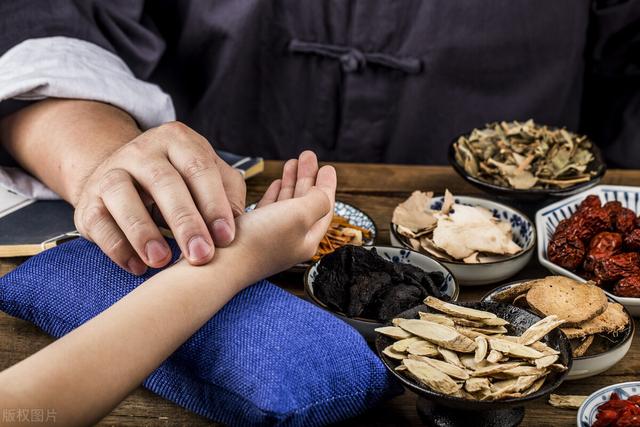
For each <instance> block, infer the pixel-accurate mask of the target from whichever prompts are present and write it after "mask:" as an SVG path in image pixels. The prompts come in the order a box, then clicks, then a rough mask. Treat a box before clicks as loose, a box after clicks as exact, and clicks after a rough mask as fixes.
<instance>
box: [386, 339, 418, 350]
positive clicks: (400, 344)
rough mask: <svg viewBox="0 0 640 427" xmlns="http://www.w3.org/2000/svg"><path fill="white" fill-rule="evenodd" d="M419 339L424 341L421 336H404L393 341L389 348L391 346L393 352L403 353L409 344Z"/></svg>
mask: <svg viewBox="0 0 640 427" xmlns="http://www.w3.org/2000/svg"><path fill="white" fill-rule="evenodd" d="M419 341H423V342H424V340H423V339H422V338H418V337H411V338H405V339H403V340H399V341H396V342H394V343H393V344H392V347H391V348H393V351H395V352H398V353H405V352H406V351H407V348H409V346H410V345H411V344H413V343H415V342H419Z"/></svg>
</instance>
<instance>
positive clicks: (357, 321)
mask: <svg viewBox="0 0 640 427" xmlns="http://www.w3.org/2000/svg"><path fill="white" fill-rule="evenodd" d="M371 248H376V251H377V252H378V255H380V256H382V257H383V258H385V259H387V260H389V261H391V262H394V263H404V264H412V265H415V266H416V267H419V268H421V269H423V270H425V271H427V272H431V271H440V272H442V273H443V274H444V282H443V283H442V286H441V287H440V291H441V292H442V293H443V295H447V296H448V297H449V298H450V299H451V301H455V300H457V299H458V293H459V288H458V284H457V283H456V280H455V279H454V276H453V275H452V274H451V272H450V271H449V270H448V269H447V268H446V267H445V266H443V265H442V264H440V263H439V262H438V261H436V260H435V259H433V258H431V257H429V256H427V255H424V254H421V253H418V252H415V251H412V250H408V249H402V248H394V247H390V246H365V249H369V250H370V249H371ZM319 263H320V261H317V262H315V263H314V264H313V265H311V266H310V267H309V268H308V269H307V271H306V273H305V275H304V292H305V294H306V296H307V298H308V299H309V300H310V301H311V302H312V303H313V304H315V305H317V306H318V307H320V308H322V309H324V310H327V311H329V312H330V313H332V314H334V315H335V316H336V317H338V318H339V319H341V320H344V321H345V322H347V323H348V324H350V325H351V326H353V327H354V328H356V329H357V330H358V332H360V334H361V335H362V336H364V338H365V339H366V340H367V341H373V340H374V339H375V335H376V333H375V331H374V329H375V328H379V327H380V326H383V324H384V322H378V321H377V320H372V319H365V318H363V317H348V316H347V315H346V314H344V313H341V312H338V311H335V310H332V309H331V308H329V307H328V306H327V305H326V304H325V303H323V302H322V301H320V300H319V299H318V298H317V297H316V296H315V294H314V291H313V282H314V280H315V279H316V277H317V275H318V265H319Z"/></svg>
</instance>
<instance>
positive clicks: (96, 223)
mask: <svg viewBox="0 0 640 427" xmlns="http://www.w3.org/2000/svg"><path fill="white" fill-rule="evenodd" d="M74 221H75V223H76V227H77V228H78V231H80V233H81V234H82V235H83V236H84V237H86V238H87V239H89V240H91V241H93V242H94V243H95V244H96V245H98V247H100V249H101V250H102V252H104V253H105V255H107V256H108V257H109V258H111V260H112V261H113V262H115V263H116V264H118V265H119V266H120V267H122V268H123V269H125V270H127V271H128V272H129V273H131V274H135V275H137V276H139V275H141V274H144V272H145V271H146V270H147V266H146V265H144V263H143V262H142V261H141V260H140V258H139V257H138V255H137V254H136V252H135V251H134V249H133V247H132V246H131V245H130V244H129V242H128V241H127V238H126V237H125V235H124V233H123V232H122V231H121V230H120V227H118V225H117V224H116V223H115V221H114V220H113V218H112V217H111V215H110V214H109V211H108V210H107V208H106V207H105V206H104V205H103V204H102V203H96V204H94V205H92V206H88V207H82V208H78V209H76V211H75V214H74Z"/></svg>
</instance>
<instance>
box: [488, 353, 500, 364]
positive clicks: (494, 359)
mask: <svg viewBox="0 0 640 427" xmlns="http://www.w3.org/2000/svg"><path fill="white" fill-rule="evenodd" d="M503 357H504V354H502V353H500V352H499V351H497V350H491V351H490V352H489V355H488V356H487V362H489V363H498V362H500V361H501V360H502V358H503Z"/></svg>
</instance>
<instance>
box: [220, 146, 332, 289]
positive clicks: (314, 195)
mask: <svg viewBox="0 0 640 427" xmlns="http://www.w3.org/2000/svg"><path fill="white" fill-rule="evenodd" d="M336 186H337V178H336V171H335V169H334V168H333V167H332V166H323V167H322V168H320V169H318V160H317V158H316V155H315V154H314V153H313V152H311V151H305V152H303V153H302V154H301V155H300V157H299V159H297V160H296V159H292V160H289V161H287V162H286V163H285V165H284V170H283V172H282V179H278V180H276V181H274V182H273V183H272V184H271V185H270V186H269V188H268V189H267V191H266V192H265V194H264V196H263V197H262V200H260V202H258V205H257V207H256V209H255V210H254V211H252V212H249V213H247V214H245V215H242V216H240V217H238V218H237V219H236V229H237V238H236V240H235V241H234V243H233V245H232V246H231V247H230V248H229V249H228V250H233V252H235V253H238V254H242V257H241V260H238V264H237V265H239V266H240V267H238V268H242V269H243V271H245V272H247V274H248V275H249V276H248V277H247V278H245V283H253V282H255V281H257V280H260V279H262V278H264V277H267V276H270V275H273V274H275V273H278V272H280V271H283V270H286V269H287V268H290V267H292V266H293V265H295V264H297V263H299V262H302V261H307V260H309V259H311V257H312V256H313V255H314V254H315V252H316V250H317V248H318V244H319V243H320V240H322V237H323V236H324V235H325V233H326V232H327V228H328V227H329V224H330V223H331V219H332V218H333V206H334V204H335V194H336ZM225 250H227V249H225Z"/></svg>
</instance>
